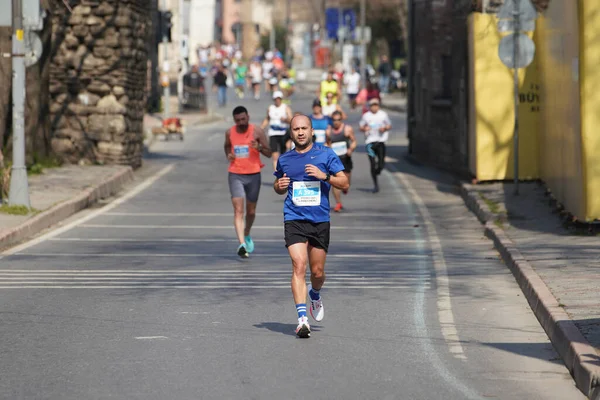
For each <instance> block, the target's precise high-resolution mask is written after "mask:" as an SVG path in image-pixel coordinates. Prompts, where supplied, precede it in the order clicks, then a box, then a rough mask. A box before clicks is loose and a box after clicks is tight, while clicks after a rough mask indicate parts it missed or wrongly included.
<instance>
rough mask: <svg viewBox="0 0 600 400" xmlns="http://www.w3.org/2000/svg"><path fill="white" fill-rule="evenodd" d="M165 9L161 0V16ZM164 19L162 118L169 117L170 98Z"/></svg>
mask: <svg viewBox="0 0 600 400" xmlns="http://www.w3.org/2000/svg"><path fill="white" fill-rule="evenodd" d="M165 11H167V0H162V12H163V14H162V15H163V16H164V15H166V14H165ZM165 22H166V21H164V19H161V27H160V29H161V32H162V43H163V63H162V65H163V68H162V70H163V74H165V78H164V80H165V83H163V119H167V118H169V115H170V111H171V110H170V105H169V99H170V98H171V80H170V79H169V75H168V74H169V58H168V56H169V38H168V37H167V32H166V30H165V29H164V27H165V26H166V23H165Z"/></svg>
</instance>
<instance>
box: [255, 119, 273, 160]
mask: <svg viewBox="0 0 600 400" xmlns="http://www.w3.org/2000/svg"><path fill="white" fill-rule="evenodd" d="M252 147H254V148H255V149H256V150H258V151H259V152H260V153H261V154H262V155H263V156H265V157H269V158H270V157H271V154H273V151H272V150H271V147H270V146H269V142H268V141H267V135H265V131H263V130H262V129H261V128H259V127H258V126H256V127H255V128H254V140H253V141H252Z"/></svg>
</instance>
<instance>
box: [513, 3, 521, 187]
mask: <svg viewBox="0 0 600 400" xmlns="http://www.w3.org/2000/svg"><path fill="white" fill-rule="evenodd" d="M513 3H514V5H515V11H514V14H513V15H514V21H515V35H514V38H515V40H514V47H513V60H515V61H514V63H515V68H514V69H513V80H514V91H515V93H514V96H515V121H514V124H515V125H514V137H513V147H514V154H515V155H514V170H515V172H514V173H515V177H514V184H515V192H514V194H515V195H518V194H519V68H518V66H517V58H518V57H519V40H518V39H519V37H518V35H519V33H520V32H521V13H520V11H519V3H520V2H519V1H518V0H513Z"/></svg>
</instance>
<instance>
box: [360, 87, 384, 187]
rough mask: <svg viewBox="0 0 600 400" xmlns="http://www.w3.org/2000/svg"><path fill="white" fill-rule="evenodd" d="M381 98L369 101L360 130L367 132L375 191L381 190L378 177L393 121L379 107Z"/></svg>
mask: <svg viewBox="0 0 600 400" xmlns="http://www.w3.org/2000/svg"><path fill="white" fill-rule="evenodd" d="M379 105H380V104H379V99H375V98H374V99H371V100H370V101H369V111H367V112H366V113H365V114H363V116H362V119H361V120H360V130H361V131H363V132H364V133H365V136H366V139H365V143H366V150H367V155H368V156H369V162H370V163H371V178H372V179H373V184H374V187H373V193H377V192H379V185H378V183H377V177H378V176H379V174H381V171H383V167H384V166H385V150H386V149H385V143H386V142H387V140H388V136H389V131H390V129H392V123H391V121H390V117H389V116H388V114H387V113H386V112H385V111H383V110H382V109H381V108H380V107H379Z"/></svg>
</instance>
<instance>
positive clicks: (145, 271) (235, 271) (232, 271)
mask: <svg viewBox="0 0 600 400" xmlns="http://www.w3.org/2000/svg"><path fill="white" fill-rule="evenodd" d="M327 271H328V273H331V274H335V275H336V276H340V275H348V276H369V275H380V274H390V275H405V274H407V272H411V273H412V272H415V273H416V272H417V271H416V270H413V271H410V270H406V269H402V270H397V271H390V270H372V269H369V270H362V271H356V272H350V271H340V270H335V269H332V270H327ZM27 273H36V274H74V275H79V274H100V275H102V274H125V275H134V274H157V275H169V274H207V275H214V274H222V275H228V274H244V275H261V274H266V275H271V274H291V269H283V270H275V269H266V270H251V271H250V270H246V269H244V270H241V269H230V270H221V269H219V270H210V269H199V270H189V269H179V270H154V269H131V270H130V269H96V270H91V269H3V270H0V274H9V275H10V274H27ZM418 275H419V276H425V277H428V276H429V275H428V274H421V273H419V274H418Z"/></svg>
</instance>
